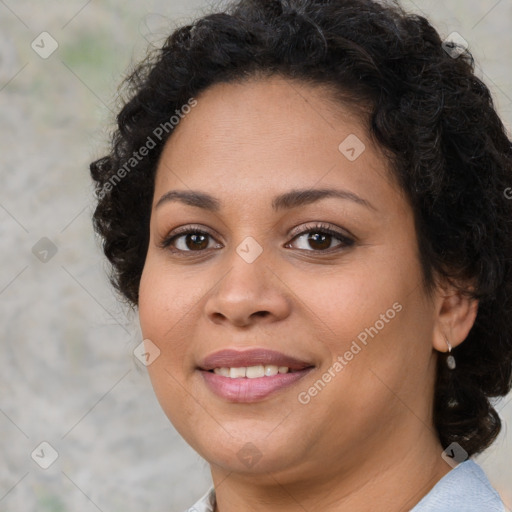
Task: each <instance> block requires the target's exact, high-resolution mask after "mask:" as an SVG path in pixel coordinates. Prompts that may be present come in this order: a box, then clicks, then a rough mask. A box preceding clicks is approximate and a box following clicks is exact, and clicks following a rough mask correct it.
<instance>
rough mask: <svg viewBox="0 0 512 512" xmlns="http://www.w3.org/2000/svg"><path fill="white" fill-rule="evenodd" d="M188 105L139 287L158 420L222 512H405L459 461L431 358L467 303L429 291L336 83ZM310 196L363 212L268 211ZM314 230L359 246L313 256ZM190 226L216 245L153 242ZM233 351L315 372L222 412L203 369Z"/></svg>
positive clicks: (398, 205)
mask: <svg viewBox="0 0 512 512" xmlns="http://www.w3.org/2000/svg"><path fill="white" fill-rule="evenodd" d="M197 101H198V104H197V106H196V107H194V108H193V109H192V111H191V112H190V113H189V114H188V115H187V116H186V117H185V118H184V119H183V120H182V121H181V122H180V124H179V125H178V126H177V128H176V129H175V131H174V133H173V134H172V136H171V137H170V138H169V140H168V141H167V143H166V146H165V148H164V151H163V153H162V156H161V160H160V162H159V165H158V169H157V175H156V183H155V191H154V202H153V210H152V214H151V222H150V243H149V248H148V253H147V259H146V263H145V266H144V270H143V274H142V279H141V283H140V300H139V316H140V323H141V328H142V332H143V335H144V338H146V339H149V340H151V342H152V343H154V344H155V345H156V346H158V348H159V349H160V356H159V357H158V358H157V359H156V360H155V361H154V362H153V363H152V364H151V365H150V366H148V371H149V374H150V377H151V381H152V384H153V387H154V390H155V393H156V395H157V397H158V400H159V402H160V404H161V406H162V408H163V410H164V411H165V413H166V414H167V416H168V417H169V419H170V421H171V422H172V423H173V425H174V426H175V428H176V429H177V430H178V432H180V434H181V435H182V436H183V437H184V439H185V440H186V441H187V442H188V443H189V444H190V445H191V446H192V447H193V448H194V449H195V450H196V451H197V452H198V453H199V454H200V455H201V456H203V457H204V458H205V459H206V460H207V461H208V462H209V463H210V467H211V472H212V478H213V482H214V484H215V487H216V493H217V509H216V510H218V511H221V512H232V511H235V510H237V511H238V510H246V511H254V512H256V511H263V510H265V511H269V510H279V511H280V512H288V511H290V512H291V511H304V510H308V511H310V510H323V511H324V512H331V511H337V512H341V511H351V512H358V511H373V510H379V509H380V510H389V511H405V510H409V509H410V508H412V507H413V506H414V505H415V504H416V503H417V502H418V501H419V500H420V499H421V498H422V497H423V496H424V495H425V494H427V493H428V492H429V491H430V490H431V488H432V487H433V486H434V485H435V483H436V482H437V481H438V480H439V479H440V478H442V477H443V476H444V475H445V474H446V473H447V472H448V471H449V470H450V469H451V467H450V466H448V465H447V464H446V463H445V462H444V461H443V459H442V458H441V452H442V450H443V447H442V446H441V445H440V443H439V440H438V438H437V436H436V433H435V429H434V427H433V424H432V411H431V410H432V403H433V389H434V379H435V365H436V360H437V354H438V351H442V352H446V350H447V345H446V341H445V336H446V337H447V338H448V339H449V340H450V343H451V344H452V346H456V345H457V344H459V343H461V342H462V341H463V340H464V339H465V338H466V336H467V334H468V332H469V330H470V328H471V326H472V325H473V322H474V319H475V315H476V303H475V302H470V301H468V299H465V298H464V297H462V296H461V295H459V294H458V293H457V292H455V290H453V289H451V288H450V287H448V286H446V285H443V284H442V283H440V284H439V285H438V287H437V288H436V289H435V290H434V292H433V293H432V294H431V295H429V294H427V292H426V290H425V289H424V287H423V285H422V279H421V276H422V272H421V267H420V263H419V258H418V252H417V240H416V233H415V225H414V218H413V213H412V209H411V206H410V204H409V203H408V201H407V199H406V198H405V197H404V195H403V193H402V192H401V190H400V189H399V187H398V186H397V185H396V183H395V181H394V179H393V177H392V176H393V175H392V171H391V169H390V166H389V164H388V162H387V161H386V159H385V158H384V156H383V154H382V152H381V151H380V150H379V148H378V147H377V146H376V144H375V143H374V142H373V141H372V139H371V138H370V136H369V134H368V132H367V130H366V128H365V125H364V123H363V122H362V120H361V119H360V117H359V116H358V115H356V114H355V112H354V111H353V110H351V109H349V108H348V107H346V106H343V105H341V104H334V103H333V100H332V99H331V97H330V96H329V93H328V91H326V90H324V89H323V88H321V87H312V86H309V85H305V84H300V83H297V82H291V81H290V80H285V79H283V78H280V77H277V76H274V77H271V78H266V79H261V78H260V79H253V80H250V81H246V82H244V83H231V84H218V85H214V86H212V87H210V88H208V89H207V90H206V91H204V92H203V93H202V94H201V95H199V96H198V97H197ZM350 134H355V135H356V136H357V137H358V138H359V139H360V140H361V141H362V142H363V143H364V144H365V147H366V149H365V150H364V151H363V153H362V154H361V155H360V156H359V157H358V158H357V159H356V160H354V161H350V160H349V159H347V158H346V156H345V155H344V154H342V153H341V152H340V150H339V149H338V146H339V145H340V143H341V142H342V141H344V140H345V139H346V137H347V136H348V135H350ZM312 188H336V189H343V190H348V191H350V192H351V193H353V194H356V195H357V196H359V197H360V198H363V199H364V200H365V201H367V202H368V203H369V204H370V205H371V206H367V205H364V204H360V203H358V202H356V201H353V200H350V199H346V198H345V199H340V198H324V199H322V200H319V201H316V202H313V203H311V204H307V205H302V206H299V207H296V208H292V209H286V210H280V211H274V210H273V209H272V207H271V200H272V198H273V197H274V196H275V195H278V194H281V193H285V192H289V191H290V190H291V189H312ZM171 190H180V191H187V190H197V191H201V192H205V193H208V194H211V195H213V196H215V197H216V198H217V199H218V200H219V201H220V203H221V207H220V209H219V211H217V212H213V211H208V210H205V209H202V208H199V207H195V206H189V205H186V204H183V203H182V202H178V201H167V202H163V203H161V204H160V205H159V206H158V207H156V205H157V202H158V201H159V199H160V198H161V197H162V196H163V195H164V194H166V193H167V192H169V191H171ZM316 222H322V223H324V224H327V225H328V226H329V227H331V228H332V229H334V230H337V231H339V232H340V233H341V234H342V235H345V236H347V234H349V233H350V234H351V236H352V235H353V240H354V242H353V244H352V245H340V244H341V242H340V241H339V240H338V239H336V238H335V237H332V238H331V239H328V240H327V243H326V246H327V247H330V249H327V250H325V249H324V252H322V247H323V246H322V244H320V243H318V242H317V243H316V244H315V242H314V241H310V242H308V238H307V237H308V234H307V233H310V234H311V235H313V234H314V233H317V232H318V230H314V229H310V230H309V231H307V229H308V228H309V227H310V226H311V225H314V223H316ZM187 225H194V226H195V225H199V227H200V228H201V229H202V230H204V231H207V232H208V233H209V234H210V235H211V238H207V239H206V240H207V241H206V242H205V243H204V245H203V247H205V248H201V249H200V250H197V249H195V247H197V246H194V244H193V243H191V241H190V237H188V245H187V244H186V240H187V237H186V236H183V237H181V238H180V239H179V240H175V241H174V248H175V249H178V248H179V249H181V250H182V251H184V252H182V253H181V255H179V254H177V253H173V252H172V251H171V249H172V247H168V248H162V247H161V246H160V244H161V242H162V241H163V240H164V239H165V238H166V237H167V236H168V235H169V234H172V233H173V232H174V231H175V230H176V228H178V227H180V226H187ZM295 228H298V229H296V230H295ZM292 230H294V231H292ZM304 231H306V234H302V235H300V236H299V237H297V236H295V235H294V234H299V233H301V232H304ZM249 236H250V237H253V238H254V239H255V240H256V241H257V242H258V244H259V245H260V246H261V247H262V249H263V252H262V253H261V254H260V256H259V257H258V258H257V259H256V260H255V261H254V262H252V263H247V262H246V261H245V260H244V259H242V258H241V257H240V256H239V255H238V253H237V252H236V248H237V246H239V245H240V244H241V243H242V242H243V241H244V239H245V238H246V237H249ZM329 240H331V242H330V244H329ZM194 249H195V250H194ZM185 251H188V252H185ZM396 303H398V304H399V305H400V306H401V310H400V312H397V313H396V315H395V317H394V318H393V319H391V320H389V321H388V322H386V323H385V325H384V327H383V328H382V329H380V330H379V332H378V334H377V335H375V336H374V337H373V338H369V341H368V343H367V345H366V346H362V349H361V350H360V352H358V353H357V355H355V356H354V357H353V359H352V360H351V361H348V362H347V364H346V365H345V366H344V367H343V370H342V371H339V372H336V373H335V375H336V376H335V377H333V378H332V379H331V381H330V382H329V383H328V384H327V385H326V386H325V387H324V388H323V389H322V390H321V391H320V392H318V393H317V394H316V396H314V397H311V400H310V401H309V403H307V404H304V403H301V402H300V401H299V400H298V398H297V397H298V393H300V392H303V391H307V390H308V389H309V388H310V387H311V386H312V385H313V384H314V383H315V382H316V381H317V380H318V379H319V378H321V377H322V375H323V374H324V373H325V372H327V371H328V370H329V368H332V365H333V363H334V362H335V361H336V360H337V357H338V356H340V355H343V354H345V352H346V351H347V350H349V348H350V346H351V343H352V342H353V341H354V340H356V339H357V336H358V334H360V333H361V332H362V331H364V330H365V328H369V327H370V326H374V325H375V324H376V321H377V320H379V319H381V318H382V317H381V315H382V314H385V313H386V311H387V310H389V309H390V308H392V306H393V304H396ZM360 345H361V344H360ZM228 347H229V348H237V349H245V348H256V347H258V348H259V347H261V348H270V349H274V350H278V351H280V352H283V353H285V354H288V355H292V356H294V357H296V358H298V359H300V360H306V361H309V362H311V363H312V364H314V365H315V369H314V370H313V371H312V372H310V373H309V374H308V375H307V376H306V377H304V378H303V379H301V380H300V381H299V382H298V383H296V384H294V385H293V386H291V387H289V388H286V389H283V390H280V391H279V392H277V393H275V394H272V395H271V396H269V397H267V398H266V399H264V400H262V401H260V402H256V403H251V404H244V403H242V404H240V403H238V404H237V403H231V402H228V401H226V400H224V399H222V398H220V397H218V396H216V395H214V394H213V393H212V392H211V391H210V390H209V389H208V388H207V387H206V385H205V384H204V382H203V379H202V375H201V374H200V372H199V371H198V370H197V365H198V364H199V361H200V360H201V359H202V358H204V357H205V356H206V355H208V354H211V353H213V352H216V351H217V350H220V349H223V348H228ZM249 442H250V443H252V445H254V447H255V448H253V449H255V450H256V451H257V453H258V457H259V458H258V459H257V460H256V459H254V460H256V462H253V463H251V464H250V463H248V462H247V460H244V459H243V457H239V455H240V453H245V452H244V451H243V447H244V446H246V443H249ZM245 449H246V450H247V448H245ZM240 450H242V452H240Z"/></svg>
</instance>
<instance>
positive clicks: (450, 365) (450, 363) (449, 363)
mask: <svg viewBox="0 0 512 512" xmlns="http://www.w3.org/2000/svg"><path fill="white" fill-rule="evenodd" d="M444 339H445V340H446V344H447V345H448V357H447V358H446V366H448V368H450V370H455V368H456V367H457V363H456V362H455V357H453V356H452V354H451V352H452V346H451V345H450V342H449V341H448V338H447V337H446V336H445V337H444Z"/></svg>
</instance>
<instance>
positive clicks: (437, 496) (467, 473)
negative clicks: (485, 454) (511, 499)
mask: <svg viewBox="0 0 512 512" xmlns="http://www.w3.org/2000/svg"><path fill="white" fill-rule="evenodd" d="M410 512H506V509H505V505H504V504H503V502H502V501H501V498H500V496H499V494H498V493H497V492H496V490H495V489H494V488H493V487H492V486H491V483H490V482H489V480H488V478H487V476H486V474H485V473H484V471H483V470H482V468H481V467H480V466H479V465H478V464H477V463H476V462H474V461H473V460H471V459H470V460H467V461H465V462H462V463H461V464H459V465H458V466H456V467H455V468H454V469H452V470H451V471H450V472H449V473H447V474H446V475H445V476H444V477H443V478H442V479H441V480H439V482H437V484H436V485H435V486H434V488H433V489H432V490H431V491H430V492H429V493H428V494H427V495H426V496H425V497H424V498H423V499H422V500H421V501H420V502H419V503H418V504H417V505H416V506H415V507H414V508H412V509H411V510H410Z"/></svg>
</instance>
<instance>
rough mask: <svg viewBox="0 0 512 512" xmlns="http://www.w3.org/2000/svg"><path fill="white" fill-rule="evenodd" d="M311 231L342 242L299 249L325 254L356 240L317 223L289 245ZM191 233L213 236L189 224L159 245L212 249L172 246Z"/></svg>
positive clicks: (162, 246) (170, 248) (349, 244)
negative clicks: (323, 248)
mask: <svg viewBox="0 0 512 512" xmlns="http://www.w3.org/2000/svg"><path fill="white" fill-rule="evenodd" d="M311 233H316V234H324V235H331V236H333V237H334V238H336V239H337V240H338V241H340V242H341V243H340V244H339V245H338V246H336V247H331V248H329V249H325V250H315V249H311V250H308V249H299V250H300V251H305V252H313V253H323V254H326V253H329V254H330V253H331V252H334V251H339V250H343V249H345V248H347V247H350V246H352V245H353V244H354V242H355V240H354V239H352V238H350V237H348V236H347V235H344V234H343V233H340V232H339V231H335V230H333V229H331V228H330V227H329V226H328V225H326V224H323V223H315V224H313V225H309V226H306V227H305V228H304V229H303V230H302V231H300V232H298V233H297V234H295V235H293V238H292V239H291V241H290V242H288V243H287V245H288V244H290V243H291V242H293V241H294V240H295V239H297V238H300V237H301V236H303V235H306V234H311ZM189 234H196V235H204V236H207V237H208V236H209V237H211V238H213V236H212V235H211V234H210V233H208V232H207V231H204V230H203V229H201V228H199V227H195V226H187V227H184V228H178V231H176V232H174V233H172V234H171V235H169V236H167V237H166V238H165V239H164V240H163V241H162V242H161V243H160V244H159V247H160V248H162V249H168V250H170V251H171V252H173V253H175V254H179V255H185V253H201V252H202V253H204V252H206V251H209V250H210V249H203V250H198V251H191V250H187V251H184V250H182V249H176V248H173V247H172V246H171V244H172V243H173V242H174V241H175V240H177V239H178V238H181V237H183V236H186V235H189Z"/></svg>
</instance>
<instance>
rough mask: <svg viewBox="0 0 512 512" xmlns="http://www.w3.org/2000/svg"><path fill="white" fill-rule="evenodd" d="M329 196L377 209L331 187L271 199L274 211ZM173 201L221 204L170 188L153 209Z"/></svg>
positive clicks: (203, 195) (214, 207) (211, 208)
mask: <svg viewBox="0 0 512 512" xmlns="http://www.w3.org/2000/svg"><path fill="white" fill-rule="evenodd" d="M331 197H335V198H338V199H345V200H349V201H353V202H355V203H357V204H360V205H362V206H365V207H367V208H370V209H372V210H375V211H377V209H376V208H375V207H374V206H373V205H372V204H371V203H370V202H369V201H367V200H366V199H363V198H362V197H359V196H358V195H357V194H354V193H353V192H350V191H348V190H339V189H333V188H317V189H298V190H297V189H295V190H291V191H289V192H285V193H284V194H280V195H278V196H275V197H274V199H273V200H272V209H273V210H274V211H276V212H277V211H279V210H288V209H292V208H297V207H299V206H305V205H308V204H311V203H315V202H317V201H320V200H321V199H326V198H331ZM173 201H179V202H181V203H184V204H186V205H188V206H194V207H197V208H202V209H204V210H209V211H212V212H218V211H220V209H221V205H222V203H221V202H220V201H219V200H218V199H217V198H216V197H213V196H212V195H210V194H206V193H204V192H199V191H195V190H171V191H169V192H167V193H165V194H164V195H163V196H162V197H161V198H160V199H159V200H158V202H157V203H156V205H155V209H157V208H159V207H160V206H161V205H162V204H164V203H167V202H173Z"/></svg>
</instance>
